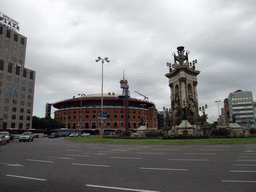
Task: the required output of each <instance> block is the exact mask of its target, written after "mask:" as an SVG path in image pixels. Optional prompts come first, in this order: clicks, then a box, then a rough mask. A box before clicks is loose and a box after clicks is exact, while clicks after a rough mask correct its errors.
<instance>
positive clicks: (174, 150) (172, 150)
mask: <svg viewBox="0 0 256 192" xmlns="http://www.w3.org/2000/svg"><path fill="white" fill-rule="evenodd" d="M153 150H156V151H178V150H179V149H153Z"/></svg>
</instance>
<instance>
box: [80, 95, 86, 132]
mask: <svg viewBox="0 0 256 192" xmlns="http://www.w3.org/2000/svg"><path fill="white" fill-rule="evenodd" d="M78 96H81V102H80V114H79V132H80V133H81V129H82V124H83V123H82V114H83V112H82V97H84V96H85V94H80V93H79V94H78Z"/></svg>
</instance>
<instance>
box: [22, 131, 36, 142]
mask: <svg viewBox="0 0 256 192" xmlns="http://www.w3.org/2000/svg"><path fill="white" fill-rule="evenodd" d="M33 140H34V135H33V133H32V132H24V133H22V134H21V135H20V137H19V142H21V141H33Z"/></svg>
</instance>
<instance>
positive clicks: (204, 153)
mask: <svg viewBox="0 0 256 192" xmlns="http://www.w3.org/2000/svg"><path fill="white" fill-rule="evenodd" d="M184 154H185V155H216V153H184Z"/></svg>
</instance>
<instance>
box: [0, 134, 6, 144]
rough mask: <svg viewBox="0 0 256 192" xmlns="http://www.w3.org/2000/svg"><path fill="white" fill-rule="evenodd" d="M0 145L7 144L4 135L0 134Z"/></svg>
mask: <svg viewBox="0 0 256 192" xmlns="http://www.w3.org/2000/svg"><path fill="white" fill-rule="evenodd" d="M0 145H6V139H5V137H4V136H3V135H1V136H0Z"/></svg>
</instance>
